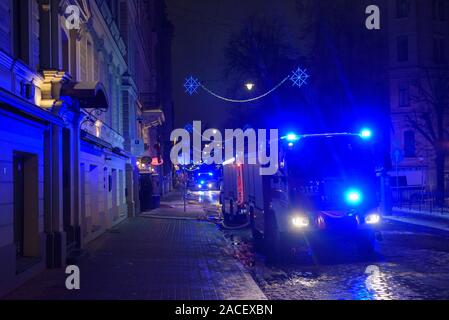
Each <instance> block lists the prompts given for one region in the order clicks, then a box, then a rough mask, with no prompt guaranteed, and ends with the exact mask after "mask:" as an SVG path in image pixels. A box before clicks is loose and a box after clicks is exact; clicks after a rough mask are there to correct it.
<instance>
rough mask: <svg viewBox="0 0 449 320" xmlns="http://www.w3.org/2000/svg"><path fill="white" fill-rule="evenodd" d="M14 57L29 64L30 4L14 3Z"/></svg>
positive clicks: (26, 2) (25, 2) (24, 2)
mask: <svg viewBox="0 0 449 320" xmlns="http://www.w3.org/2000/svg"><path fill="white" fill-rule="evenodd" d="M12 11H13V30H14V31H13V46H14V50H13V52H14V57H15V58H16V59H20V60H22V61H23V62H25V63H26V64H29V62H30V61H29V60H30V54H29V50H30V48H29V40H30V38H29V37H30V36H29V34H30V32H29V20H30V19H29V2H28V1H16V0H15V1H12Z"/></svg>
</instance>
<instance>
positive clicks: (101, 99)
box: [61, 81, 109, 109]
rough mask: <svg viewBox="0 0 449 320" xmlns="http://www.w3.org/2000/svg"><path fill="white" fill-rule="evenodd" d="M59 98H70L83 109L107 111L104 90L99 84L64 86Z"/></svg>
mask: <svg viewBox="0 0 449 320" xmlns="http://www.w3.org/2000/svg"><path fill="white" fill-rule="evenodd" d="M61 96H67V97H71V98H72V99H76V100H78V101H79V103H80V107H81V108H84V109H109V101H108V97H107V94H106V89H105V87H104V85H103V84H102V83H101V82H98V81H96V82H77V83H69V84H67V85H64V86H63V88H62V90H61Z"/></svg>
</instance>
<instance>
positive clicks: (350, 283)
mask: <svg viewBox="0 0 449 320" xmlns="http://www.w3.org/2000/svg"><path fill="white" fill-rule="evenodd" d="M191 196H192V197H193V198H195V197H197V201H200V202H201V203H203V204H204V205H206V206H210V207H213V206H215V205H216V201H217V199H218V193H214V194H213V195H209V194H196V193H195V194H192V195H191ZM382 223H383V225H382V234H383V241H379V242H378V243H377V248H376V253H377V254H376V256H375V257H374V258H373V259H371V260H370V261H367V260H366V259H364V258H363V257H361V256H358V254H357V252H356V250H354V249H353V248H352V247H351V246H350V244H348V243H343V244H340V245H339V246H338V247H336V248H335V252H334V253H335V255H333V257H332V259H331V260H330V261H329V260H327V261H326V262H320V261H317V260H316V259H313V258H312V257H311V256H310V255H308V254H299V255H297V257H296V259H295V260H294V261H290V262H288V263H284V264H282V265H276V266H269V265H267V264H266V263H265V261H264V257H263V255H262V254H260V253H258V252H255V250H254V246H253V243H252V240H251V233H250V230H238V231H235V230H233V231H224V232H225V235H226V237H227V238H228V239H229V243H230V246H231V247H232V248H233V254H234V256H235V257H236V258H237V259H239V260H240V261H241V263H242V264H243V265H245V267H246V268H248V269H249V270H250V272H251V274H252V276H253V278H254V279H255V281H256V283H257V284H258V285H259V287H260V288H261V289H262V291H263V292H264V294H265V295H266V296H267V297H268V298H269V299H275V300H284V299H285V300H303V299H318V300H323V299H324V300H327V299H331V300H354V299H355V300H389V299H449V233H447V232H442V231H438V230H434V229H430V228H425V227H418V226H414V225H411V224H404V223H400V222H393V221H388V220H384V221H383V222H382Z"/></svg>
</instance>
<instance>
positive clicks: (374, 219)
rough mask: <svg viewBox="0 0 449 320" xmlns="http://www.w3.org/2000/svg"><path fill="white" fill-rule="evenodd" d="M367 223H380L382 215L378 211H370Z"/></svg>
mask: <svg viewBox="0 0 449 320" xmlns="http://www.w3.org/2000/svg"><path fill="white" fill-rule="evenodd" d="M365 223H366V224H379V223H380V215H379V214H378V213H370V214H369V215H367V216H366V217H365Z"/></svg>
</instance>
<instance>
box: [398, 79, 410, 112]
mask: <svg viewBox="0 0 449 320" xmlns="http://www.w3.org/2000/svg"><path fill="white" fill-rule="evenodd" d="M409 105H410V86H409V84H408V83H401V84H400V85H399V106H400V107H408V106H409Z"/></svg>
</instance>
